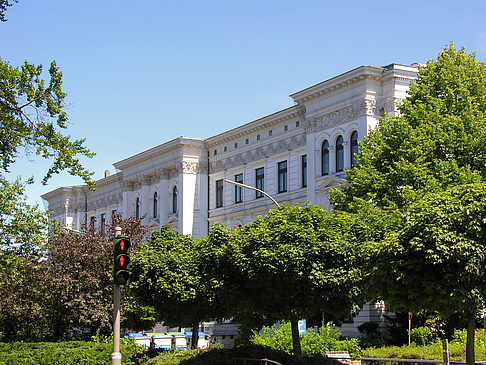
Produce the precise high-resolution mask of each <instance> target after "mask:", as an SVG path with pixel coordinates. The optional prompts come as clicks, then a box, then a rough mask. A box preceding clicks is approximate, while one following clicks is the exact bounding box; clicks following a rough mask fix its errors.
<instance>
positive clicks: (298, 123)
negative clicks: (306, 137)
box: [295, 120, 300, 128]
mask: <svg viewBox="0 0 486 365" xmlns="http://www.w3.org/2000/svg"><path fill="white" fill-rule="evenodd" d="M295 126H296V127H297V128H298V127H300V120H298V121H297V122H295Z"/></svg>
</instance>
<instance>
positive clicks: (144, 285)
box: [130, 226, 221, 347]
mask: <svg viewBox="0 0 486 365" xmlns="http://www.w3.org/2000/svg"><path fill="white" fill-rule="evenodd" d="M211 262H213V260H212V255H211V245H210V244H208V242H207V241H206V240H194V239H192V237H191V236H188V235H182V234H178V233H176V232H174V231H173V230H172V228H170V227H169V226H163V227H162V229H161V231H156V232H153V233H152V238H151V240H150V242H148V243H145V244H142V245H140V249H139V251H138V252H137V253H136V254H135V255H133V259H132V263H131V267H132V271H133V280H132V283H131V285H130V289H131V290H132V291H133V293H134V294H135V295H136V296H137V297H138V299H139V300H140V302H141V303H143V304H144V305H147V306H150V307H153V308H154V309H155V311H156V313H157V315H158V317H157V319H158V320H159V321H164V322H165V323H166V324H167V325H169V326H178V327H192V332H193V338H192V346H193V347H196V346H197V342H198V332H199V323H200V322H202V321H205V320H210V319H212V318H216V317H218V314H219V313H220V311H221V309H220V308H218V306H217V305H216V303H215V299H214V290H213V284H215V283H214V281H213V280H212V278H211V277H210V276H209V275H208V274H207V271H206V268H207V267H208V266H211Z"/></svg>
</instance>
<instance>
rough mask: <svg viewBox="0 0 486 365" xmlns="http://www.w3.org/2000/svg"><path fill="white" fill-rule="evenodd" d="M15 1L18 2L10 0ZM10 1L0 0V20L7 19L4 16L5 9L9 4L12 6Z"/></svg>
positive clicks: (4, 20) (15, 0)
mask: <svg viewBox="0 0 486 365" xmlns="http://www.w3.org/2000/svg"><path fill="white" fill-rule="evenodd" d="M12 1H13V2H15V3H18V2H19V0H12ZM12 5H13V4H12V2H11V1H9V0H0V21H1V22H6V21H7V19H6V18H5V11H7V8H8V7H9V6H12Z"/></svg>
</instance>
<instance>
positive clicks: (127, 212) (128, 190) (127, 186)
mask: <svg viewBox="0 0 486 365" xmlns="http://www.w3.org/2000/svg"><path fill="white" fill-rule="evenodd" d="M121 189H122V199H123V203H122V207H123V208H122V211H121V212H120V213H121V214H122V218H123V219H127V218H128V217H131V216H133V215H134V214H133V213H134V212H132V211H131V207H132V205H131V204H130V203H131V200H132V198H133V192H132V190H133V184H132V183H130V182H128V181H123V182H122V184H121Z"/></svg>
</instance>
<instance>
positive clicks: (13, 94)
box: [0, 59, 94, 186]
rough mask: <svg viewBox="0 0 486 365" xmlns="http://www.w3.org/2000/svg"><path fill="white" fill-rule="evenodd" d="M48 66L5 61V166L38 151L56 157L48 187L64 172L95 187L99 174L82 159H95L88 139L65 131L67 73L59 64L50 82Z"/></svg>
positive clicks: (0, 100)
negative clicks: (45, 70) (64, 83)
mask: <svg viewBox="0 0 486 365" xmlns="http://www.w3.org/2000/svg"><path fill="white" fill-rule="evenodd" d="M42 69H43V68H42V65H38V66H35V65H33V64H30V63H28V62H27V61H26V62H25V63H24V64H23V65H22V66H21V67H18V68H16V67H12V66H10V65H9V64H8V62H6V61H4V60H2V59H0V122H1V125H0V168H1V170H3V171H8V169H9V167H10V165H11V164H12V163H13V162H15V160H16V158H17V157H18V155H19V153H21V152H22V151H26V153H28V154H30V153H33V154H35V155H37V156H41V157H43V158H46V159H52V160H53V163H52V166H51V167H50V168H49V169H48V171H47V173H46V175H45V176H44V178H43V180H42V183H43V184H46V183H47V180H48V179H49V178H50V177H51V176H52V175H53V174H56V173H59V172H60V171H62V170H68V171H69V173H70V174H72V175H76V176H80V177H82V178H83V179H84V181H85V182H86V183H87V184H89V185H90V186H94V182H93V181H92V179H91V176H92V174H93V173H91V172H88V171H87V170H86V169H85V168H84V167H83V166H82V165H81V163H80V161H79V157H78V156H79V155H84V156H86V157H92V156H94V154H93V153H92V152H90V151H89V150H88V149H87V148H86V147H85V146H84V145H83V143H84V139H81V140H71V138H70V136H65V135H63V134H62V133H61V130H62V129H66V128H67V123H68V118H67V115H66V112H65V111H64V98H65V96H66V94H65V93H64V92H63V91H62V88H61V86H62V73H61V72H60V71H59V68H58V67H57V66H56V63H55V62H54V61H53V62H52V63H51V66H50V67H49V70H48V73H49V79H48V80H45V79H43V78H42V73H43V71H42Z"/></svg>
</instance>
